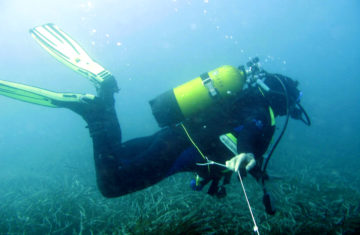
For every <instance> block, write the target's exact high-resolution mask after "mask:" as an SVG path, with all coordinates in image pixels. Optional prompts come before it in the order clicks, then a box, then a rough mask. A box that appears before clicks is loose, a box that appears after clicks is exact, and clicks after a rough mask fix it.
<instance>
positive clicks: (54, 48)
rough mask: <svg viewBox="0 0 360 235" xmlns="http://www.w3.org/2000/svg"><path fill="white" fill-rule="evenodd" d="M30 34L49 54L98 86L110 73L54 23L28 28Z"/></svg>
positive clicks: (110, 75)
mask: <svg viewBox="0 0 360 235" xmlns="http://www.w3.org/2000/svg"><path fill="white" fill-rule="evenodd" d="M30 34H31V36H32V37H33V38H34V39H35V40H36V41H37V42H38V43H39V44H40V46H42V47H43V48H44V49H45V50H46V51H47V52H49V54H50V55H52V56H54V57H55V58H56V59H57V60H58V61H60V62H61V63H63V64H65V65H66V66H68V67H69V68H71V69H72V70H74V71H76V72H78V73H79V74H81V75H82V76H84V77H86V78H88V79H89V80H90V81H91V82H93V83H94V84H95V86H96V87H98V86H99V84H100V83H102V82H103V81H104V80H106V79H107V78H108V77H112V74H111V73H110V72H109V71H108V70H106V69H105V68H104V67H102V66H101V65H100V64H98V63H97V62H95V61H94V60H92V59H91V58H90V56H89V55H88V54H87V53H86V52H85V50H84V49H82V48H81V47H80V45H79V44H78V43H77V42H75V40H73V39H72V38H71V37H70V36H69V35H68V34H66V33H65V32H64V31H62V30H61V29H60V28H59V27H58V26H56V25H55V24H51V23H50V24H44V25H40V26H37V27H35V28H33V29H30Z"/></svg>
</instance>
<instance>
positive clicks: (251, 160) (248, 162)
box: [226, 153, 256, 174]
mask: <svg viewBox="0 0 360 235" xmlns="http://www.w3.org/2000/svg"><path fill="white" fill-rule="evenodd" d="M255 165H256V161H255V157H254V154H252V153H240V154H238V155H236V156H235V157H233V158H231V159H230V160H229V161H226V167H227V168H228V169H229V170H232V171H235V172H237V171H238V170H240V172H241V173H245V174H246V172H248V171H250V170H251V169H252V168H254V166H255Z"/></svg>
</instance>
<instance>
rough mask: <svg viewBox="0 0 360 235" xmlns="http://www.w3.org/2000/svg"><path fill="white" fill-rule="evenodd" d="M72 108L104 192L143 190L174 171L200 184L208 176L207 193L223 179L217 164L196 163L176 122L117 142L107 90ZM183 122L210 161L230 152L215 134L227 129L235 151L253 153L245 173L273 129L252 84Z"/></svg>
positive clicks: (199, 160) (195, 153)
mask: <svg viewBox="0 0 360 235" xmlns="http://www.w3.org/2000/svg"><path fill="white" fill-rule="evenodd" d="M99 100H100V99H99ZM77 112H78V113H80V115H82V116H83V118H84V119H85V120H86V122H87V123H88V128H89V131H90V135H91V137H92V140H93V146H94V159H95V168H96V174H97V183H98V186H99V189H100V191H101V193H102V194H103V195H104V196H106V197H117V196H121V195H124V194H128V193H131V192H134V191H138V190H141V189H144V188H146V187H148V186H151V185H154V184H155V183H157V182H159V181H161V180H162V179H164V178H166V177H167V176H170V175H172V174H174V173H177V172H184V171H193V172H197V173H198V174H199V175H200V176H201V177H203V178H204V181H203V182H204V183H207V182H209V181H210V180H211V181H212V182H213V184H212V186H211V187H210V189H209V193H210V194H216V193H217V191H218V187H217V186H218V182H219V181H220V179H221V178H222V177H224V176H226V177H225V181H228V179H229V175H230V174H231V173H223V171H224V168H222V167H219V166H211V167H210V173H209V171H208V167H206V166H205V167H204V166H197V165H196V163H204V162H205V160H204V159H203V158H202V157H201V155H200V154H199V153H198V151H197V150H196V149H195V147H194V146H193V144H192V143H191V142H190V140H189V138H188V136H187V135H186V134H185V131H184V129H183V128H182V127H181V126H180V125H176V126H172V127H166V128H163V129H161V130H160V131H158V132H156V133H155V134H153V135H151V136H147V137H142V138H136V139H132V140H129V141H126V142H124V143H123V142H122V141H121V130H120V125H119V123H118V119H117V116H116V113H115V109H114V101H113V98H112V94H111V96H108V99H107V101H106V102H103V101H102V100H100V101H98V102H96V104H95V105H88V106H87V107H86V108H84V109H83V110H82V111H80V112H79V111H77ZM184 125H185V126H186V128H187V130H188V132H189V134H190V136H191V138H192V139H193V140H194V142H196V144H197V146H198V147H199V148H200V149H201V151H202V152H203V153H204V154H205V155H206V156H207V157H208V158H209V159H210V160H213V161H217V162H220V163H223V164H225V161H226V160H229V159H231V158H232V157H233V156H234V155H233V154H232V153H231V152H230V151H229V150H228V149H227V148H226V147H225V146H224V145H223V144H222V143H221V141H220V140H219V136H220V135H222V134H226V133H229V132H231V133H232V134H233V135H234V136H235V137H237V140H238V146H237V148H238V152H239V153H241V152H251V153H253V154H254V155H255V158H256V160H257V166H256V167H255V168H254V169H253V170H252V172H251V173H252V174H253V175H254V176H255V177H256V174H257V172H259V167H260V165H261V163H262V155H263V153H264V152H265V151H266V149H267V147H268V145H269V143H270V140H271V138H272V135H273V133H274V126H272V125H271V117H270V114H269V106H268V103H267V102H266V100H265V98H264V97H263V96H262V95H261V93H260V92H259V91H258V90H256V89H254V88H251V89H247V90H245V91H243V92H242V94H241V95H240V96H239V97H238V98H237V99H236V100H235V101H234V100H233V101H232V102H231V103H227V104H224V105H220V106H217V108H214V109H213V110H208V112H207V113H206V115H203V116H202V117H201V115H199V117H197V118H196V119H193V120H189V121H186V122H184ZM225 183H227V182H225Z"/></svg>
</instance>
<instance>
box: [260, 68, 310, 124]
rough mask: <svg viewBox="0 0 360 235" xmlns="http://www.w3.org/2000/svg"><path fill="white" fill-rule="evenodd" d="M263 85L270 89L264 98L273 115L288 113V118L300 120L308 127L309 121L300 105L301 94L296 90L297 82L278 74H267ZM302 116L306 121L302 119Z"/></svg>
mask: <svg viewBox="0 0 360 235" xmlns="http://www.w3.org/2000/svg"><path fill="white" fill-rule="evenodd" d="M265 84H266V85H267V86H268V87H269V88H270V91H269V92H267V95H266V97H267V99H268V101H269V103H270V106H271V107H272V109H273V110H274V113H275V115H278V116H284V115H287V113H288V112H289V114H290V117H292V118H294V119H298V120H302V121H303V122H305V123H306V124H307V125H310V119H309V117H308V115H307V114H306V112H305V110H304V109H303V108H302V106H301V105H300V99H301V96H302V92H301V91H300V90H299V89H298V85H299V82H298V81H294V80H292V79H291V78H289V77H286V76H283V75H280V74H267V76H266V80H265ZM283 86H284V87H283ZM284 88H285V89H286V92H285V91H284ZM286 96H287V99H286ZM287 102H288V106H287ZM303 115H304V116H305V118H306V120H305V119H304V118H303Z"/></svg>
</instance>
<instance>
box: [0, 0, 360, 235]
mask: <svg viewBox="0 0 360 235" xmlns="http://www.w3.org/2000/svg"><path fill="white" fill-rule="evenodd" d="M0 13H1V14H0V32H1V37H0V46H1V50H0V70H1V71H2V72H1V74H0V79H1V80H8V81H12V82H19V83H24V84H28V85H32V86H36V87H40V88H45V89H49V90H53V91H59V92H76V93H92V94H95V89H94V87H93V86H92V84H91V83H90V82H89V81H88V80H86V79H84V78H83V77H81V76H80V75H78V74H76V73H74V72H73V71H71V70H70V69H69V68H67V67H65V66H63V65H62V64H61V63H59V62H58V61H56V60H55V59H53V58H52V57H51V56H50V55H48V54H47V53H46V52H45V51H44V50H43V49H42V48H41V47H40V46H39V45H38V44H37V43H36V42H35V41H34V40H33V39H32V37H31V36H30V35H29V33H28V30H29V29H30V28H32V27H35V26H37V25H40V24H44V23H49V22H52V23H55V24H57V25H58V26H59V27H60V28H62V29H63V30H64V31H65V32H67V33H69V34H70V35H71V36H72V37H73V38H74V39H75V40H76V41H77V42H79V43H80V45H82V46H83V47H84V48H85V50H86V51H87V52H88V53H89V55H91V57H92V58H94V59H95V60H97V61H98V62H99V63H100V64H102V65H103V66H104V67H105V68H107V69H109V70H110V71H111V72H112V73H113V74H114V75H115V77H116V79H117V81H118V84H119V87H120V88H121V91H120V92H119V93H118V94H117V95H116V102H117V104H116V108H117V112H118V117H119V121H120V124H121V127H122V133H123V139H124V140H128V139H131V138H134V137H139V136H144V135H149V134H151V133H153V132H155V131H157V130H158V129H159V128H158V126H157V124H156V122H155V119H154V118H153V116H152V114H151V110H150V106H149V104H148V101H149V100H150V99H152V98H154V97H155V96H157V95H158V94H160V93H162V92H164V91H166V90H168V89H171V88H173V87H176V86H177V85H180V84H182V83H184V82H186V81H189V80H191V79H193V78H195V77H197V76H199V75H200V74H202V73H203V72H206V71H210V70H212V69H214V68H217V67H219V66H221V65H225V64H229V65H233V66H238V65H244V64H246V62H247V61H249V59H250V58H253V57H255V56H258V57H259V58H260V62H261V64H262V66H263V68H264V69H265V70H267V71H268V72H274V73H275V72H276V73H281V74H284V75H286V76H289V77H291V78H293V79H296V80H298V81H299V82H300V89H301V90H302V91H303V93H304V96H303V98H302V105H303V106H304V108H305V109H306V110H307V112H308V114H309V115H310V118H311V120H312V126H311V127H310V128H309V127H307V126H305V125H303V124H302V123H301V122H299V121H294V120H290V122H289V125H288V128H287V131H286V133H285V135H284V137H283V139H282V141H281V143H280V144H279V146H278V148H277V149H276V151H275V153H274V156H273V157H272V160H271V162H270V164H269V168H268V170H269V172H270V173H273V174H275V175H279V176H281V177H282V178H281V179H278V180H273V181H269V183H268V190H269V191H271V193H272V194H273V196H274V198H275V201H276V206H277V208H278V212H277V214H276V215H274V216H269V215H267V214H266V213H265V212H264V208H263V205H262V202H261V200H262V191H261V185H260V184H258V183H257V182H256V181H255V180H254V179H253V178H251V177H247V178H246V179H245V180H244V183H245V187H246V189H247V191H248V196H249V200H250V203H251V204H252V207H253V209H254V214H255V218H256V220H257V223H258V226H259V231H260V233H261V234H315V233H316V234H357V232H358V233H359V232H360V200H359V199H360V192H359V189H360V174H359V170H360V161H359V159H358V158H359V157H360V156H359V152H360V134H359V133H360V121H359V120H360V102H359V101H360V95H359V91H360V76H359V73H358V69H359V68H360V43H359V42H360V27H359V22H360V14H359V13H360V2H359V1H356V0H347V1H333V0H328V1H325V0H323V1H311V0H291V1H290V0H271V1H270V0H269V1H260V0H255V1H250V0H197V1H195V0H153V1H147V0H132V1H125V0H118V1H116V0H91V1H90V0H89V1H82V0H73V1H70V0H62V1H45V0H32V1H25V0H12V1H0ZM0 109H1V111H0V234H252V227H253V225H252V220H251V217H250V214H249V211H248V208H247V206H246V202H245V199H244V195H243V193H242V191H241V186H240V184H239V183H238V182H237V180H236V178H235V176H234V177H233V179H232V183H231V186H230V187H228V189H227V191H228V196H227V197H226V198H223V199H217V198H215V197H210V196H208V195H207V194H206V190H204V191H203V192H194V191H192V190H191V189H190V187H189V183H190V180H191V179H192V177H193V174H190V173H188V174H185V173H184V174H177V175H175V176H172V177H169V178H168V179H166V180H164V181H162V182H160V183H159V184H157V185H155V186H153V187H150V188H148V189H146V190H143V191H139V192H136V193H133V194H129V195H126V196H123V197H120V198H116V199H106V198H104V197H102V196H101V194H100V192H99V191H98V189H97V187H96V182H95V170H94V163H93V156H92V144H91V139H90V136H89V134H88V130H87V129H86V128H85V126H86V124H85V122H84V121H83V120H82V119H81V118H80V116H77V115H76V114H74V113H72V112H70V111H68V110H65V109H52V108H46V107H41V106H36V105H31V104H27V103H23V102H19V101H17V100H12V99H9V98H6V97H0ZM278 123H279V125H278V127H279V128H280V127H281V123H282V120H281V119H280V120H279V121H278Z"/></svg>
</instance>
